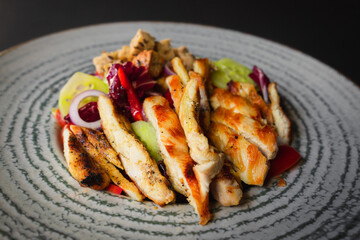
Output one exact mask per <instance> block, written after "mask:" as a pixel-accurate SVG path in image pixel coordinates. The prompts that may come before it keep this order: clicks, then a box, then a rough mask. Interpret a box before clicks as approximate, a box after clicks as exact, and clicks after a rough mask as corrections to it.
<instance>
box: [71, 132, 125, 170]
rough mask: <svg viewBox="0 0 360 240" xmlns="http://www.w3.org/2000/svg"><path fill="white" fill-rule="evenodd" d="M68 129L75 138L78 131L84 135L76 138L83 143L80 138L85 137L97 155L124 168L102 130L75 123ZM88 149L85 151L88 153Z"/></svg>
mask: <svg viewBox="0 0 360 240" xmlns="http://www.w3.org/2000/svg"><path fill="white" fill-rule="evenodd" d="M70 129H71V131H72V132H73V133H74V134H75V136H76V137H77V138H78V133H79V134H82V135H84V137H85V138H82V139H80V138H78V140H79V141H80V142H81V143H83V142H82V140H84V141H85V139H87V141H89V144H90V145H89V146H93V147H92V148H91V151H96V154H97V155H99V156H102V157H103V158H105V160H106V161H108V162H110V163H112V164H114V165H115V166H116V167H118V168H120V169H122V170H124V167H123V166H122V164H121V161H120V159H119V157H118V155H117V153H116V152H115V150H114V149H113V148H112V147H111V146H110V144H109V142H108V140H107V139H106V136H105V135H104V134H103V133H102V132H100V131H97V130H94V129H90V128H85V127H79V126H75V125H71V126H70ZM84 144H85V143H84ZM83 146H85V145H83ZM85 150H86V151H87V149H86V148H85ZM89 151H90V150H89ZM89 151H87V153H89ZM91 155H94V154H91Z"/></svg>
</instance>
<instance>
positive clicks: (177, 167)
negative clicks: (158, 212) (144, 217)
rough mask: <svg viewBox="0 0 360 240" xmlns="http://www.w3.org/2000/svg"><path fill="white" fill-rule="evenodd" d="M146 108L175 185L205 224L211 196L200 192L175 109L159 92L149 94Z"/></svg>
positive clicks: (145, 103)
mask: <svg viewBox="0 0 360 240" xmlns="http://www.w3.org/2000/svg"><path fill="white" fill-rule="evenodd" d="M143 108H144V111H145V114H146V116H147V118H148V119H149V121H150V122H151V124H152V125H153V126H154V128H155V129H156V135H157V140H158V145H159V147H160V151H161V153H162V155H163V157H164V163H165V165H166V172H167V174H168V176H169V180H170V182H171V183H172V186H173V187H174V189H175V190H176V191H177V192H179V193H181V194H183V195H184V196H186V197H187V198H188V199H189V202H190V204H191V205H192V206H193V207H194V209H195V210H196V212H197V213H198V214H199V216H200V224H202V225H204V224H206V223H207V222H208V221H209V220H210V218H211V215H210V212H209V208H208V206H209V203H208V201H209V199H208V198H202V197H201V195H200V189H199V183H198V180H197V179H196V177H195V174H194V171H193V167H194V165H195V162H194V161H193V160H192V159H191V157H190V154H189V150H188V145H187V143H186V137H185V133H184V131H183V129H182V127H181V124H180V121H179V119H178V117H177V115H176V113H175V112H174V111H173V110H172V109H171V108H170V106H169V103H168V101H167V100H166V99H165V98H163V97H160V96H153V97H148V98H146V99H145V101H144V104H143Z"/></svg>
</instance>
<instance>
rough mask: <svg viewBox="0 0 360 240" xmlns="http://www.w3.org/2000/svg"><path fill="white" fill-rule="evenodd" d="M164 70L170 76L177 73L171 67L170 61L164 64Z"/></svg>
mask: <svg viewBox="0 0 360 240" xmlns="http://www.w3.org/2000/svg"><path fill="white" fill-rule="evenodd" d="M164 72H165V73H166V75H168V76H170V75H176V73H174V72H173V71H172V70H171V69H170V62H167V63H166V64H165V65H164Z"/></svg>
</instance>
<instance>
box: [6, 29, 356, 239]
mask: <svg viewBox="0 0 360 240" xmlns="http://www.w3.org/2000/svg"><path fill="white" fill-rule="evenodd" d="M139 28H142V29H144V30H146V31H148V32H150V33H151V34H152V35H154V36H155V37H156V38H157V39H163V38H171V39H172V44H173V46H180V45H186V46H188V48H189V49H190V50H191V51H192V52H193V53H194V54H195V55H196V56H201V57H209V58H211V59H213V60H217V59H220V58H223V57H230V58H233V59H234V60H237V61H239V62H241V63H243V64H245V65H247V66H249V67H251V66H252V65H255V64H256V65H257V66H259V67H260V68H262V69H263V70H264V71H265V72H266V73H267V74H268V75H269V77H270V79H271V80H273V81H276V82H278V85H279V91H280V95H281V97H282V104H283V107H284V109H285V110H286V112H287V113H288V115H289V117H290V119H291V121H292V129H293V133H292V136H293V142H292V145H293V146H294V147H295V148H296V149H298V150H299V152H300V154H301V156H302V160H301V162H300V164H299V165H298V166H297V167H296V168H294V169H292V170H291V171H289V172H287V173H286V174H285V175H284V178H285V180H286V182H287V186H286V187H277V186H276V181H272V182H270V183H268V184H267V185H266V186H264V187H250V188H248V189H247V190H246V191H245V194H244V195H245V196H244V198H243V200H242V202H241V204H240V206H236V207H221V206H219V205H218V204H216V203H212V205H211V211H212V213H213V220H212V221H211V222H210V223H209V224H208V225H206V226H200V225H199V224H198V217H197V215H196V214H195V213H194V212H193V209H192V207H190V206H189V205H184V204H178V205H169V206H166V207H164V208H160V207H157V206H156V205H154V204H152V203H150V202H144V203H139V202H136V201H132V200H130V199H128V198H125V197H118V196H114V195H111V194H109V193H107V192H98V191H93V190H90V189H86V188H82V187H80V186H79V184H78V183H77V182H76V181H75V180H74V179H73V178H72V177H71V175H70V174H69V172H68V171H67V168H66V166H65V162H64V157H63V155H62V153H61V150H60V147H59V140H58V138H57V134H56V133H57V131H58V128H57V127H56V124H55V122H54V121H53V119H52V118H51V116H50V111H51V108H52V107H56V105H57V98H58V93H59V90H60V88H61V87H62V86H63V85H64V84H65V82H66V81H67V79H69V77H70V76H71V75H72V74H73V73H74V72H76V71H82V72H86V73H91V72H93V71H94V68H93V66H92V57H94V56H97V55H99V54H100V53H101V51H103V50H106V51H111V50H115V49H117V48H120V47H121V46H122V45H124V44H128V43H129V41H130V39H131V38H132V36H133V35H134V34H135V33H136V31H137V29H139ZM0 84H1V85H0V102H1V104H0V238H1V239H42V238H44V239H90V238H91V239H239V238H241V239H356V238H357V239H358V238H359V236H360V232H359V231H360V217H359V216H360V204H359V202H360V177H359V169H360V168H359V162H360V161H359V160H360V157H359V154H360V131H359V122H360V104H359V103H360V90H359V88H358V87H357V86H355V85H354V84H353V83H352V82H351V81H349V80H347V79H346V78H345V77H344V76H342V75H341V74H339V73H337V72H336V71H334V70H333V69H331V68H329V67H328V66H326V65H324V64H322V63H320V62H319V61H317V60H315V59H313V58H311V57H309V56H306V55H304V54H302V53H300V52H298V51H296V50H292V49H289V48H287V47H285V46H281V45H279V44H277V43H273V42H270V41H267V40H264V39H260V38H257V37H254V36H250V35H247V34H243V33H239V32H234V31H230V30H224V29H219V28H213V27H205V26H199V25H191V24H175V23H149V22H131V23H114V24H105V25H96V26H91V27H86V28H80V29H75V30H69V31H65V32H61V33H57V34H52V35H48V36H46V37H42V38H39V39H36V40H33V41H31V42H29V43H26V44H23V45H20V46H17V47H16V48H14V49H11V50H9V51H6V52H3V53H2V54H1V55H0Z"/></svg>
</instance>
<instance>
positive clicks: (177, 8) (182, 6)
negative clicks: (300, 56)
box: [0, 0, 360, 85]
mask: <svg viewBox="0 0 360 240" xmlns="http://www.w3.org/2000/svg"><path fill="white" fill-rule="evenodd" d="M238 2H241V3H235V1H233V2H230V1H223V2H221V1H219V0H217V1H196V2H195V0H194V1H193V2H189V1H177V0H173V1H164V0H160V1H156V2H154V1H142V0H138V1H101V2H100V1H69V0H62V1H40V0H32V1H25V0H24V1H20V0H0V51H2V50H5V49H7V48H9V47H12V46H14V45H17V44H20V43H22V42H26V41H28V40H31V39H34V38H37V37H40V36H43V35H46V34H49V33H54V32H58V31H62V30H66V29H70V28H75V27H81V26H87V25H92V24H98V23H107V22H119V21H139V20H145V21H172V22H188V23H198V24H205V25H212V26H218V27H222V28H228V29H233V30H237V31H241V32H245V33H249V34H253V35H256V36H259V37H262V38H265V39H269V40H272V41H275V42H278V43H281V44H284V45H287V46H289V47H291V48H294V49H297V50H300V51H302V52H304V53H306V54H308V55H310V56H312V57H314V58H316V59H318V60H320V61H322V62H324V63H325V64H327V65H329V66H330V67H332V68H334V69H336V70H337V71H339V72H341V73H342V74H343V75H345V76H346V77H348V78H349V79H351V80H352V81H354V82H356V83H357V84H358V85H360V73H359V72H360V71H359V70H358V63H359V60H358V56H359V42H360V41H359V34H358V33H359V29H360V27H359V23H357V22H358V21H357V20H356V19H358V18H359V9H360V8H359V1H341V4H340V3H339V2H338V1H337V2H334V3H331V1H320V0H318V1H297V2H295V1H258V0H255V1H248V2H244V1H238Z"/></svg>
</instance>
